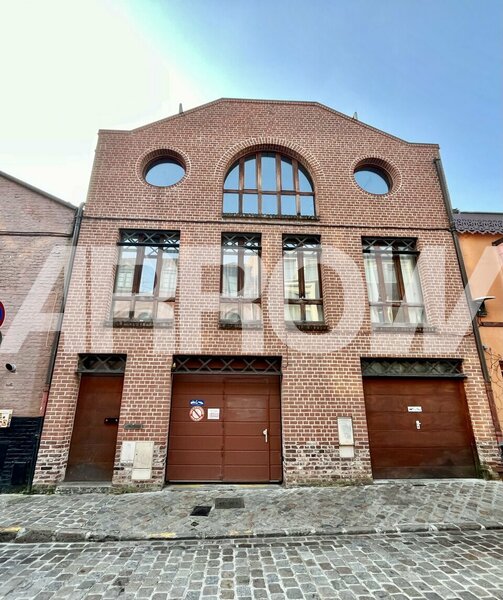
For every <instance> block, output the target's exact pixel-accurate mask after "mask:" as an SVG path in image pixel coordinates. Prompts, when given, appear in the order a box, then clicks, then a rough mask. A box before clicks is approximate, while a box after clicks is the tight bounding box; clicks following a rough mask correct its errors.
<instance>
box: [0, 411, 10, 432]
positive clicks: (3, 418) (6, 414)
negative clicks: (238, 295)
mask: <svg viewBox="0 0 503 600" xmlns="http://www.w3.org/2000/svg"><path fill="white" fill-rule="evenodd" d="M11 419H12V408H10V409H3V410H0V427H10V422H11Z"/></svg>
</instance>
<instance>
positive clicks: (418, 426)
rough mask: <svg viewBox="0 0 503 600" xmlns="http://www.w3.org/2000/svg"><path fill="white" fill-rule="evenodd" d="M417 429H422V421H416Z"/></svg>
mask: <svg viewBox="0 0 503 600" xmlns="http://www.w3.org/2000/svg"><path fill="white" fill-rule="evenodd" d="M416 429H421V421H416Z"/></svg>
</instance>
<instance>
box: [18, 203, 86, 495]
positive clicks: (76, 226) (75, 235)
mask: <svg viewBox="0 0 503 600" xmlns="http://www.w3.org/2000/svg"><path fill="white" fill-rule="evenodd" d="M84 206H85V203H84V202H83V203H82V204H81V205H80V206H79V207H78V209H77V212H76V213H75V219H74V221H73V231H72V243H71V252H70V257H69V259H68V268H67V270H66V273H65V280H64V283H63V297H62V298H61V307H60V311H59V314H58V322H57V325H56V335H55V336H54V341H53V343H52V348H51V356H50V358H49V367H48V369H47V376H46V379H45V391H44V396H43V399H42V405H41V407H40V408H41V411H42V426H41V428H40V431H39V434H38V436H37V443H36V445H35V449H34V451H33V459H32V461H31V462H32V464H31V470H30V477H29V480H28V490H27V491H28V493H31V490H32V487H33V477H34V476H35V467H36V463H37V456H38V451H39V448H40V441H41V438H42V430H43V427H44V417H45V411H46V407H47V399H48V396H49V390H50V387H51V383H52V376H53V374H54V366H55V364H56V354H57V352H58V346H59V340H60V339H61V329H62V325H63V317H64V313H65V307H66V301H67V298H68V290H69V288H70V281H71V278H72V272H73V264H74V262H75V254H76V252H77V243H78V241H79V234H80V227H81V224H82V216H83V214H84Z"/></svg>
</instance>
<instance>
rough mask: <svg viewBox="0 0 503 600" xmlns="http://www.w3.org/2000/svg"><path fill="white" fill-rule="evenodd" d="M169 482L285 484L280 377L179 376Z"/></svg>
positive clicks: (173, 406) (175, 389) (173, 405)
mask: <svg viewBox="0 0 503 600" xmlns="http://www.w3.org/2000/svg"><path fill="white" fill-rule="evenodd" d="M195 400H200V401H202V402H204V404H203V405H202V406H201V407H200V409H202V410H201V412H200V413H198V411H197V410H196V411H193V414H194V413H196V414H194V417H195V418H197V417H198V414H202V415H203V416H202V418H201V420H199V421H194V420H193V419H192V418H191V416H190V411H191V409H192V408H194V407H193V406H192V404H194V402H192V404H191V401H195ZM196 408H197V407H196ZM166 478H167V479H168V480H169V481H209V482H210V481H225V482H275V481H281V479H282V471H281V424H280V383H279V377H277V376H261V375H255V376H248V377H247V376H244V375H211V374H209V375H175V376H174V380H173V393H172V400H171V422H170V429H169V446H168V464H167V472H166Z"/></svg>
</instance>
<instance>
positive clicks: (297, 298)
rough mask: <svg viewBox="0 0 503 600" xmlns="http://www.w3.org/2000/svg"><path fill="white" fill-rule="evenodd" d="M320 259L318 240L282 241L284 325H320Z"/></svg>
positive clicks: (321, 319) (288, 236)
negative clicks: (288, 323)
mask: <svg viewBox="0 0 503 600" xmlns="http://www.w3.org/2000/svg"><path fill="white" fill-rule="evenodd" d="M320 255H321V246H320V238H319V237H318V236H313V235H309V236H307V235H306V236H294V235H287V236H284V237H283V275H284V287H285V321H287V322H290V323H292V322H293V323H296V324H313V325H314V324H322V323H324V315H323V296H322V290H321V276H320Z"/></svg>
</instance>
